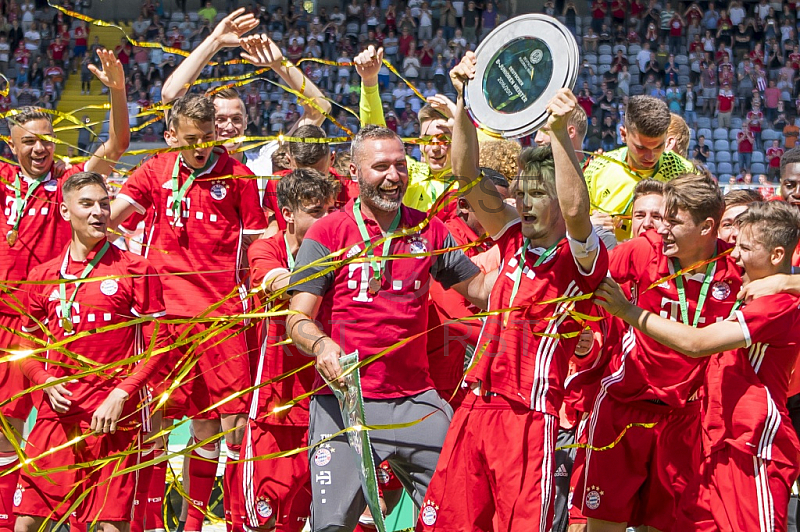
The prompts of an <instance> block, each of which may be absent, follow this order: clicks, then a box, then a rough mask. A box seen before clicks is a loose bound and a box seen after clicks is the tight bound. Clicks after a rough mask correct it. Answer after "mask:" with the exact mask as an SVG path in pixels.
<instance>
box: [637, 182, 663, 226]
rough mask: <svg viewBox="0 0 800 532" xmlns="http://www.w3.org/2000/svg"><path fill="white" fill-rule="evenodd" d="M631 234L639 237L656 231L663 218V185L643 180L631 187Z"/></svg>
mask: <svg viewBox="0 0 800 532" xmlns="http://www.w3.org/2000/svg"><path fill="white" fill-rule="evenodd" d="M631 211H632V214H631V234H632V235H633V236H641V235H642V234H643V233H645V232H646V231H649V230H650V229H655V230H656V231H658V230H659V229H660V228H661V223H662V220H663V218H664V183H662V182H661V181H656V180H655V179H643V180H642V181H639V182H638V183H636V186H635V187H633V207H632V209H631Z"/></svg>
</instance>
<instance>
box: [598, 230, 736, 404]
mask: <svg viewBox="0 0 800 532" xmlns="http://www.w3.org/2000/svg"><path fill="white" fill-rule="evenodd" d="M730 247H731V245H730V244H728V243H726V242H723V241H722V240H718V241H717V251H718V252H720V253H721V252H723V251H725V250H727V249H728V248H730ZM610 262H611V265H610V268H609V269H610V271H611V275H612V277H614V279H615V280H616V281H617V282H619V283H620V284H624V283H630V287H631V288H630V290H631V298H632V299H631V301H633V302H634V303H635V304H636V305H638V306H639V307H641V308H643V309H645V310H649V311H650V312H654V313H657V314H659V315H660V316H662V317H664V318H669V319H671V320H676V321H677V320H682V318H681V309H680V297H679V294H678V287H677V284H676V280H677V279H672V280H670V281H665V282H662V283H661V284H659V285H657V286H655V287H653V288H652V289H650V290H648V287H650V285H652V284H653V283H654V282H656V281H658V280H660V279H663V278H664V277H667V276H669V275H671V274H673V273H674V272H675V266H674V265H673V261H671V260H670V259H669V258H667V257H665V256H664V255H663V253H662V252H661V236H660V235H658V234H657V233H656V232H655V231H653V230H651V231H648V232H646V233H645V234H644V235H642V236H640V237H637V238H633V239H631V240H629V241H627V242H623V243H622V244H620V245H618V246H617V247H616V248H614V251H613V252H612V253H611V261H610ZM714 264H716V266H715V267H714V268H713V269H714V274H713V277H712V280H711V282H710V284H709V286H708V288H707V296H706V299H705V304H704V306H703V308H702V313H701V315H700V318H699V320H698V325H697V326H698V327H704V326H705V325H708V324H709V323H712V322H714V321H719V320H722V319H725V318H727V317H728V315H729V314H730V313H731V309H732V308H733V305H734V303H735V301H736V294H737V293H738V292H739V289H740V288H741V285H742V274H741V270H740V269H739V267H738V266H736V261H734V260H733V259H732V258H731V256H730V254H728V255H726V256H724V257H722V258H720V259H718V260H717V261H715V263H714ZM704 280H705V275H704V274H702V273H701V274H696V275H693V276H691V277H690V276H688V275H684V276H683V284H684V287H685V294H686V301H687V306H688V309H687V315H688V317H689V321H690V322H693V321H694V317H695V314H696V307H697V301H698V298H699V295H700V290H701V287H702V284H703V281H704ZM690 324H691V323H690ZM705 368H706V360H705V359H692V358H689V357H686V356H684V355H682V354H680V353H678V352H677V351H673V350H672V349H670V348H668V347H666V346H664V345H661V344H660V343H658V342H656V341H655V340H653V339H652V338H650V337H649V336H647V335H645V334H644V333H642V332H640V331H637V330H636V329H634V328H633V327H630V328H628V331H627V332H626V333H625V335H624V338H623V340H622V353H621V356H620V357H619V360H617V361H616V362H615V363H614V364H613V366H612V367H611V368H610V369H611V370H612V371H613V373H611V374H610V375H609V376H607V377H606V378H604V379H603V383H602V386H603V387H604V388H605V389H606V390H607V391H608V393H609V395H611V396H612V397H613V398H615V399H617V400H618V401H622V402H631V401H651V400H658V401H663V402H664V403H666V404H667V405H669V406H672V407H674V408H680V407H683V406H685V405H686V403H687V402H688V401H689V400H690V399H692V398H693V396H694V394H695V393H696V392H697V390H698V389H699V388H700V386H701V385H702V383H703V373H704V371H705Z"/></svg>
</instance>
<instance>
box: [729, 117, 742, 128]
mask: <svg viewBox="0 0 800 532" xmlns="http://www.w3.org/2000/svg"><path fill="white" fill-rule="evenodd" d="M731 127H732V128H736V129H737V130H741V129H742V119H741V118H738V117H733V118H731Z"/></svg>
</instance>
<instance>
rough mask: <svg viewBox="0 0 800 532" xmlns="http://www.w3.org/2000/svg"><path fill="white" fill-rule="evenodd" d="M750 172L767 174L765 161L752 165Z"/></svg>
mask: <svg viewBox="0 0 800 532" xmlns="http://www.w3.org/2000/svg"><path fill="white" fill-rule="evenodd" d="M750 173H751V174H766V173H767V167H766V166H765V165H764V163H753V164H751V165H750Z"/></svg>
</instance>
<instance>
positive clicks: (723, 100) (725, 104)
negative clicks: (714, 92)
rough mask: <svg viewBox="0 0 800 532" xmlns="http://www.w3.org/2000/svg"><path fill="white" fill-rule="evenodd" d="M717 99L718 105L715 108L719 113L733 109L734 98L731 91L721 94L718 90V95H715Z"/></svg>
mask: <svg viewBox="0 0 800 532" xmlns="http://www.w3.org/2000/svg"><path fill="white" fill-rule="evenodd" d="M717 99H718V100H719V106H718V107H717V109H718V110H719V112H720V113H730V112H731V111H732V110H733V102H734V100H735V99H736V97H735V96H734V95H733V93H729V94H722V93H721V92H720V94H719V96H717Z"/></svg>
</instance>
